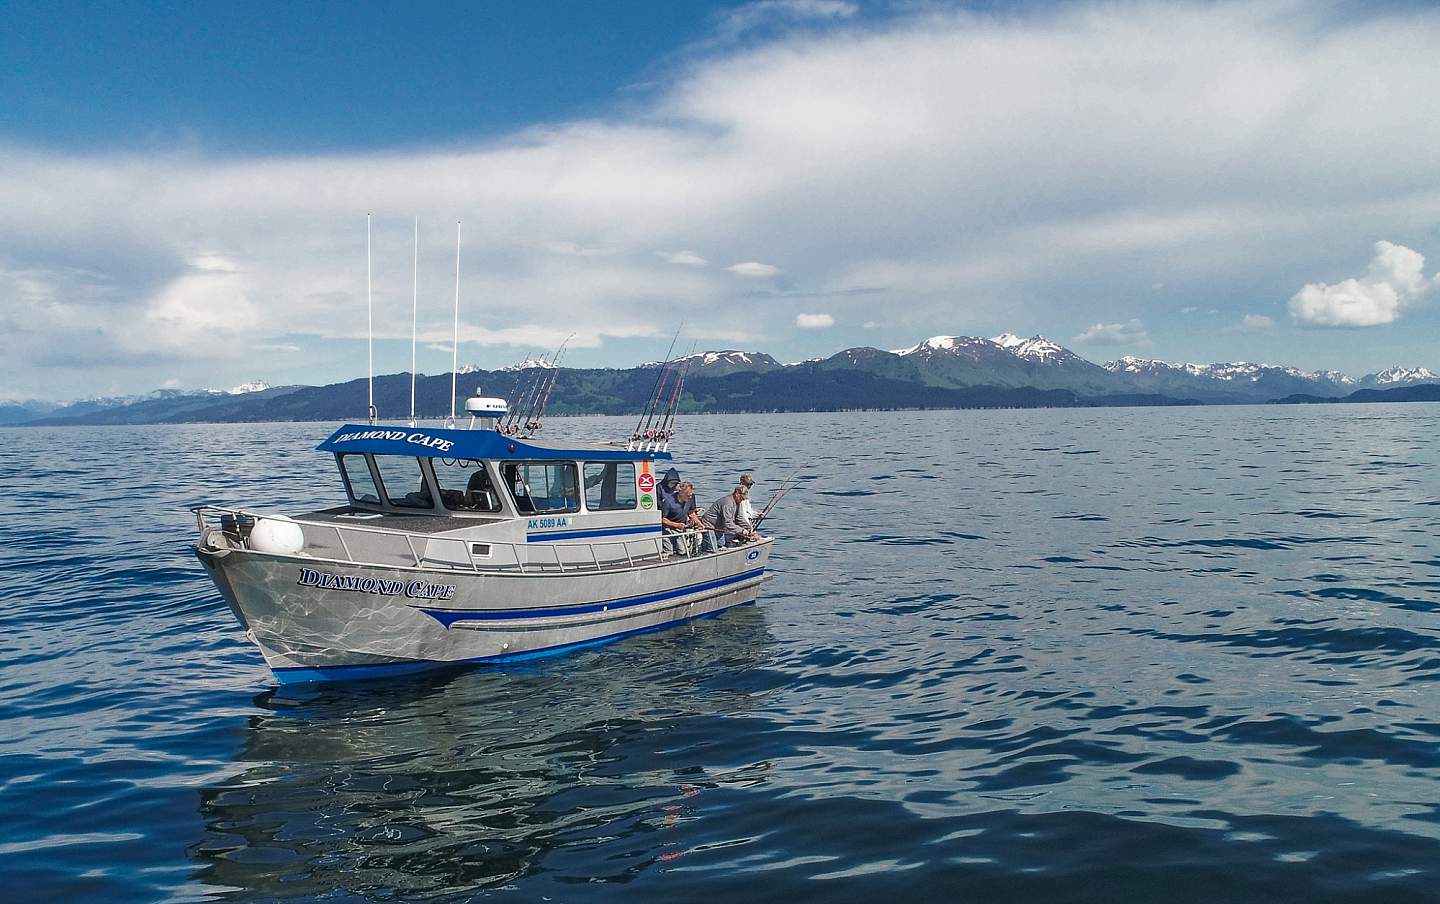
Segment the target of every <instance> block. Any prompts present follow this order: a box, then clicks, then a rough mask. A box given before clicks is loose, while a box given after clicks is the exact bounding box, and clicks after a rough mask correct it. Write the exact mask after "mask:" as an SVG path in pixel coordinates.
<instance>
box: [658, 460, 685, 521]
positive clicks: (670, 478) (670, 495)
mask: <svg viewBox="0 0 1440 904" xmlns="http://www.w3.org/2000/svg"><path fill="white" fill-rule="evenodd" d="M658 489H659V491H660V493H659V495H660V498H659V499H657V500H656V502H658V503H659V505H658V506H656V507H657V508H659V509H660V510H661V511H664V510H665V503H667V502H670V503H673V502H674V501H675V492H676V491H677V490H678V489H680V472H679V471H677V470H675V469H674V468H671V469H670V470H668V471H666V472H665V476H664V477H662V478H660V484H659V486H658Z"/></svg>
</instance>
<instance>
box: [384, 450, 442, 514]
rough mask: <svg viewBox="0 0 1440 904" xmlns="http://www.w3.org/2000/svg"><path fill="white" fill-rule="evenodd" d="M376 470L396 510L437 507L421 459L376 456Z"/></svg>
mask: <svg viewBox="0 0 1440 904" xmlns="http://www.w3.org/2000/svg"><path fill="white" fill-rule="evenodd" d="M375 469H376V470H377V471H379V472H380V484H381V489H383V490H384V491H385V497H386V498H387V499H389V500H390V504H391V505H393V506H395V507H396V508H418V509H428V508H434V507H435V501H434V500H433V499H432V498H431V497H430V487H429V485H428V484H426V483H425V472H424V471H423V470H422V469H421V467H420V459H418V458H404V457H401V456H399V455H377V456H375Z"/></svg>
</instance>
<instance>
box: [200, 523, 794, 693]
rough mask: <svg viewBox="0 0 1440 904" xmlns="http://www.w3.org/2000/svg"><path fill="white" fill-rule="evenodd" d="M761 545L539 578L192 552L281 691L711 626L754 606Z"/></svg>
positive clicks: (765, 546)
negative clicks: (687, 624)
mask: <svg viewBox="0 0 1440 904" xmlns="http://www.w3.org/2000/svg"><path fill="white" fill-rule="evenodd" d="M771 543H772V541H771V540H768V539H767V540H763V541H760V542H758V543H750V544H745V545H743V546H738V547H733V548H730V549H725V550H721V551H720V552H718V553H714V554H710V555H697V556H687V557H681V556H677V557H673V558H668V559H666V560H664V561H662V562H659V563H653V564H645V565H637V566H636V567H633V568H624V569H613V570H597V571H590V572H578V571H573V570H572V571H567V572H564V573H545V574H536V573H533V572H530V573H525V574H520V573H518V572H517V573H494V572H479V573H475V572H468V571H459V572H457V571H455V570H438V569H425V568H397V567H390V566H378V565H359V564H354V563H350V562H340V561H333V560H319V559H314V558H310V557H307V556H303V555H300V556H283V555H273V554H268V553H261V552H255V551H252V550H247V549H219V550H214V549H209V548H206V547H205V546H199V547H196V549H195V552H196V555H197V556H198V557H199V559H200V561H201V562H202V563H204V565H205V568H206V570H207V571H208V572H209V574H210V575H211V577H212V578H213V579H214V581H215V584H216V586H217V587H218V588H219V589H220V592H221V594H222V595H223V596H224V597H225V600H226V602H227V603H228V604H229V605H230V608H231V610H232V611H233V612H234V614H235V617H236V618H237V619H238V620H239V621H240V623H241V625H242V626H243V627H244V628H245V629H246V635H247V636H248V637H249V638H250V639H251V640H252V641H253V642H254V643H255V645H256V646H258V647H259V648H260V651H261V653H262V654H263V655H264V657H265V661H266V663H267V664H268V665H269V666H270V668H271V670H272V671H274V673H275V677H276V679H277V680H278V681H279V682H280V683H281V684H291V683H299V682H307V681H341V680H354V679H365V678H374V677H382V676H386V675H395V674H404V673H406V672H417V671H422V670H426V669H432V668H437V667H443V666H447V665H454V664H460V663H481V662H503V661H508V660H516V659H524V658H528V657H534V656H542V655H548V654H551V653H555V652H560V651H563V650H566V649H570V648H574V647H579V646H585V645H589V644H594V643H599V642H602V641H607V640H613V639H615V638H618V637H624V636H626V635H630V634H636V633H639V632H642V631H650V630H655V629H657V628H661V627H664V626H666V625H671V624H675V623H678V622H683V621H687V620H689V619H693V618H699V617H702V616H706V615H712V614H714V613H717V612H720V611H723V610H725V609H729V608H731V607H733V606H738V605H743V604H745V603H749V602H753V601H754V599H755V596H756V594H757V592H758V591H759V587H760V585H761V584H762V583H763V582H764V581H765V580H766V577H765V569H766V565H767V563H768V560H769V557H770V547H771ZM451 588H453V589H451ZM391 591H393V592H391Z"/></svg>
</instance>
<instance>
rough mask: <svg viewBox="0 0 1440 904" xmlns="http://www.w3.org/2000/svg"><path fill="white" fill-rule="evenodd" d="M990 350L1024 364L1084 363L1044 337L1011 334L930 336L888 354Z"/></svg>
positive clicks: (1078, 357)
mask: <svg viewBox="0 0 1440 904" xmlns="http://www.w3.org/2000/svg"><path fill="white" fill-rule="evenodd" d="M991 347H994V348H998V349H1000V350H1001V351H1004V352H1007V353H1009V354H1011V355H1013V356H1015V357H1016V358H1020V359H1022V360H1025V361H1039V362H1056V363H1058V362H1062V361H1069V360H1072V359H1073V360H1075V361H1083V360H1084V359H1083V358H1081V357H1080V356H1079V355H1077V354H1075V353H1074V352H1072V351H1070V350H1069V349H1068V348H1065V347H1064V346H1062V345H1061V344H1060V343H1058V342H1056V341H1054V340H1053V339H1046V338H1045V337H1044V336H1031V337H1030V338H1029V339H1022V338H1020V337H1019V336H1017V335H1015V334H1014V333H1001V334H1000V335H998V336H992V337H991V338H989V339H982V338H981V337H979V336H931V337H930V338H929V339H926V340H925V341H924V342H921V343H919V344H918V345H913V346H911V347H910V348H900V349H894V350H892V351H891V354H894V355H900V356H901V357H907V356H909V355H917V354H918V355H925V354H931V353H934V352H963V351H965V350H977V349H986V350H988V349H989V348H991ZM1086 363H1089V362H1086Z"/></svg>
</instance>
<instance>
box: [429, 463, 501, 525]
mask: <svg viewBox="0 0 1440 904" xmlns="http://www.w3.org/2000/svg"><path fill="white" fill-rule="evenodd" d="M431 462H432V463H433V464H434V465H435V483H436V484H437V485H439V487H440V502H441V503H442V504H443V505H444V506H445V507H446V508H447V509H449V510H450V511H452V512H487V513H490V514H494V513H495V512H498V511H500V493H499V492H498V491H497V490H496V488H495V482H494V481H493V480H491V479H490V472H489V471H488V470H487V469H486V468H485V465H484V464H483V463H482V462H478V461H474V460H472V459H468V458H461V459H452V458H435V459H431Z"/></svg>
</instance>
